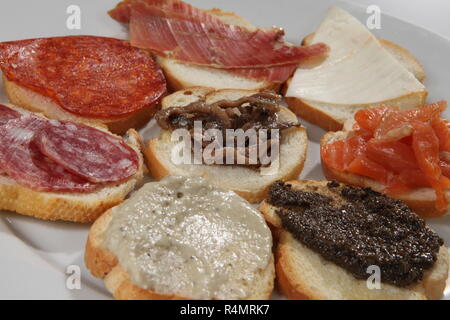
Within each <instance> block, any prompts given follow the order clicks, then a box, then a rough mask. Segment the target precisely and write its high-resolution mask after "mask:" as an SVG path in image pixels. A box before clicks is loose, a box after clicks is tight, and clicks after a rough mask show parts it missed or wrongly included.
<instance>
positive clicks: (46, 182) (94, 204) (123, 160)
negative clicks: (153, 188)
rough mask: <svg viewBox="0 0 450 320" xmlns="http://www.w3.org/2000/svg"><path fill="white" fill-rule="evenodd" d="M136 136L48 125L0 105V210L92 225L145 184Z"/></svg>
mask: <svg viewBox="0 0 450 320" xmlns="http://www.w3.org/2000/svg"><path fill="white" fill-rule="evenodd" d="M143 166H144V165H143V158H142V154H141V140H140V137H139V134H138V133H137V132H136V131H135V130H133V129H130V130H128V132H127V134H126V137H125V139H122V138H121V137H118V136H115V135H113V134H111V133H110V132H108V131H107V130H105V129H103V128H101V127H100V128H94V127H91V126H87V125H84V124H78V123H75V122H70V121H58V120H49V119H47V118H45V117H43V116H41V115H37V114H32V113H29V112H27V111H25V110H23V109H20V108H17V107H14V106H6V105H0V210H11V211H15V212H17V213H19V214H24V215H29V216H33V217H36V218H40V219H47V220H68V221H77V222H88V221H94V220H95V219H96V218H97V217H98V216H99V215H100V214H102V213H103V212H104V211H105V210H107V209H109V208H111V207H113V206H115V205H117V204H119V203H120V202H122V201H123V200H124V198H125V197H126V196H127V194H128V193H129V192H131V191H132V190H134V188H135V186H136V185H137V184H138V183H139V182H140V181H141V180H142V178H143Z"/></svg>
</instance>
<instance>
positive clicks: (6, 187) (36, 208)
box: [0, 105, 144, 222]
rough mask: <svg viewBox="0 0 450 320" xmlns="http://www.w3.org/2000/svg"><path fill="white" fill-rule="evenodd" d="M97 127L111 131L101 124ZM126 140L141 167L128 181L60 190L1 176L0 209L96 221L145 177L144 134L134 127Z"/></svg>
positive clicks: (48, 216) (39, 215) (22, 111)
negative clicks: (75, 190)
mask: <svg viewBox="0 0 450 320" xmlns="http://www.w3.org/2000/svg"><path fill="white" fill-rule="evenodd" d="M8 106H9V107H11V108H13V109H15V110H17V111H19V112H21V113H27V111H24V110H23V109H20V108H18V107H14V106H11V105H8ZM97 129H99V130H103V131H106V132H107V130H106V129H105V128H104V127H101V126H100V127H97ZM125 141H126V142H127V144H128V145H129V146H130V147H132V148H133V149H134V150H135V151H136V152H137V153H138V155H139V169H138V171H137V172H136V173H135V174H134V176H132V177H130V178H129V179H128V180H127V181H125V182H122V183H120V184H115V185H107V186H103V187H100V188H99V189H97V190H94V191H93V192H90V193H56V192H38V191H34V190H31V189H29V188H26V187H23V186H21V185H19V184H18V183H16V182H15V181H14V180H12V179H11V178H8V177H6V176H2V175H0V210H9V211H15V212H16V213H18V214H22V215H26V216H31V217H35V218H38V219H44V220H65V221H74V222H92V221H95V219H97V218H98V217H99V216H100V215H101V214H102V213H103V212H105V211H106V210H108V209H109V208H111V207H113V206H115V205H117V204H119V203H121V202H122V201H123V200H124V199H125V197H126V196H127V195H128V194H129V193H130V192H131V191H133V190H134V188H135V187H136V186H137V185H138V184H139V183H140V182H141V181H142V179H143V172H144V161H143V156H142V153H141V150H142V141H141V137H140V135H139V133H137V132H136V131H135V130H134V129H130V130H128V131H127V133H126V136H125Z"/></svg>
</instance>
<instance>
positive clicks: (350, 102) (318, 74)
mask: <svg viewBox="0 0 450 320" xmlns="http://www.w3.org/2000/svg"><path fill="white" fill-rule="evenodd" d="M317 42H324V43H326V44H327V45H328V46H329V47H330V53H329V56H328V58H327V59H326V60H325V61H324V62H323V63H322V64H321V65H319V66H317V67H315V68H312V69H300V68H299V69H297V70H296V72H295V74H294V76H293V78H292V80H291V82H290V84H289V87H288V90H287V92H286V97H290V98H298V99H301V101H302V103H303V104H307V105H308V107H310V108H311V107H312V108H315V109H318V110H320V112H323V113H326V114H328V115H330V117H333V118H336V120H337V121H339V122H341V121H345V118H347V117H350V116H352V115H353V112H354V111H356V110H357V109H360V108H364V107H368V106H377V105H380V104H383V103H389V104H395V105H398V106H400V107H402V108H410V107H416V106H419V105H421V104H423V103H424V102H425V98H426V95H427V92H426V90H425V87H424V86H423V84H422V83H420V82H419V81H418V80H417V79H416V78H415V77H414V75H413V74H412V73H411V72H409V71H408V70H407V69H406V68H405V66H404V65H402V64H401V63H399V62H398V60H397V59H395V58H394V57H393V56H392V55H391V54H390V53H389V52H388V51H387V50H386V49H384V48H383V46H382V45H381V43H380V42H379V41H378V39H377V38H376V37H375V36H374V35H373V34H372V33H371V32H370V31H369V30H368V29H367V28H366V27H365V26H364V25H363V24H362V23H360V22H359V21H358V20H357V19H356V18H354V17H353V16H351V15H350V14H349V13H348V12H346V11H344V10H342V9H340V8H337V7H333V8H331V9H330V10H329V12H328V14H327V16H326V17H325V19H324V20H323V22H322V23H321V24H320V26H319V28H318V29H317V31H316V32H315V34H314V35H313V38H312V40H311V43H317ZM291 100H292V99H291ZM319 125H320V124H319Z"/></svg>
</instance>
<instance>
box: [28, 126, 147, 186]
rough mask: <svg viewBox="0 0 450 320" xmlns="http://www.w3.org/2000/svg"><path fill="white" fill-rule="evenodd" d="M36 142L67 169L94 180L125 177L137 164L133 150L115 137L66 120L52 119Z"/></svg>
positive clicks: (43, 151)
mask: <svg viewBox="0 0 450 320" xmlns="http://www.w3.org/2000/svg"><path fill="white" fill-rule="evenodd" d="M36 144H37V145H38V146H39V149H40V151H41V152H42V153H43V154H44V155H46V156H47V157H49V158H50V159H52V160H53V161H55V162H56V163H58V164H59V165H61V166H63V167H64V168H65V169H67V170H68V171H70V172H72V173H74V174H76V175H78V176H81V177H82V178H84V179H86V180H88V181H91V182H95V183H108V182H116V181H121V180H124V179H127V178H129V177H131V176H132V175H133V174H134V173H135V172H136V171H137V169H138V166H139V160H138V157H137V154H136V152H135V151H134V150H133V149H132V148H130V147H129V146H128V145H127V144H126V143H124V142H123V141H122V140H120V139H119V138H116V137H114V136H111V135H109V134H106V133H105V132H102V131H100V130H97V129H94V128H91V127H88V126H84V125H79V124H77V125H75V124H73V123H70V122H52V124H51V125H49V126H48V127H47V128H46V130H45V131H41V132H40V135H39V136H38V137H37V139H36Z"/></svg>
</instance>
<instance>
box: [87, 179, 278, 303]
mask: <svg viewBox="0 0 450 320" xmlns="http://www.w3.org/2000/svg"><path fill="white" fill-rule="evenodd" d="M85 261H86V265H87V267H88V269H89V270H90V271H91V273H92V274H93V275H94V276H96V277H99V278H103V279H104V281H105V285H106V288H107V289H108V290H109V291H110V292H111V293H112V294H113V295H114V297H115V298H117V299H141V300H142V299H148V300H155V299H168V300H172V299H269V298H270V296H271V293H272V290H273V285H274V276H275V274H274V262H273V256H272V236H271V233H270V230H269V228H268V227H267V225H266V223H265V221H264V218H263V217H262V215H261V214H260V213H259V212H258V210H256V209H255V208H254V207H252V206H251V205H250V204H249V203H248V202H247V201H245V200H244V199H242V198H241V197H239V196H238V195H236V194H235V193H234V192H232V191H227V190H223V189H221V188H218V187H215V186H213V185H211V184H209V183H208V182H207V181H206V180H204V179H202V178H198V177H196V178H186V177H173V176H172V177H167V178H165V179H163V180H161V181H159V182H151V183H148V184H146V185H144V186H143V187H142V188H141V189H140V190H138V191H137V192H136V193H134V194H133V195H132V196H131V197H130V198H129V199H128V200H126V201H125V202H124V203H122V204H121V205H119V206H117V207H114V208H112V209H111V210H109V211H107V212H106V213H105V214H104V215H102V216H101V217H100V218H99V219H98V220H97V221H96V222H95V223H94V224H93V226H92V228H91V230H90V232H89V238H88V241H87V245H86V254H85Z"/></svg>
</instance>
